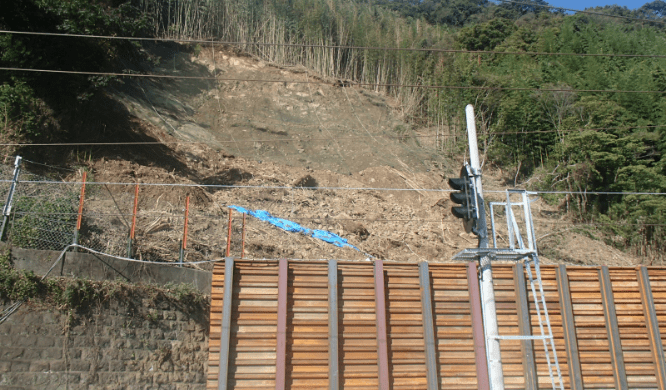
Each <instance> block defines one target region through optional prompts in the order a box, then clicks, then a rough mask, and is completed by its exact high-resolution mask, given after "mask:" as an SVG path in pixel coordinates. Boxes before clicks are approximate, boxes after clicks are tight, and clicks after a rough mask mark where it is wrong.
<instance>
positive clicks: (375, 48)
mask: <svg viewBox="0 0 666 390" xmlns="http://www.w3.org/2000/svg"><path fill="white" fill-rule="evenodd" d="M578 12H583V11H578ZM606 16H610V15H606ZM662 23H663V22H662ZM0 34H16V35H37V36H53V37H72V38H93V39H110V40H130V41H149V42H153V41H156V42H177V43H199V44H201V43H205V44H210V45H228V46H277V47H302V48H316V49H342V50H372V51H407V52H431V53H450V54H479V55H480V54H505V55H526V56H565V57H569V56H573V57H629V58H666V55H664V54H614V53H555V52H539V51H497V50H463V49H439V48H422V47H390V46H385V47H382V46H353V45H315V44H305V43H276V42H242V41H216V40H210V39H207V40H206V39H179V38H145V37H121V36H113V35H86V34H67V33H48V32H35V31H11V30H0Z"/></svg>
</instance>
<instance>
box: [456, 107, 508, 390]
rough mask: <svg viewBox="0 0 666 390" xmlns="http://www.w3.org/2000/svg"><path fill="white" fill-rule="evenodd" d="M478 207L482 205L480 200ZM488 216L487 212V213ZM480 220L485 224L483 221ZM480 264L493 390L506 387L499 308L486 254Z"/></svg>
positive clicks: (472, 128)
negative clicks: (496, 305) (500, 338)
mask: <svg viewBox="0 0 666 390" xmlns="http://www.w3.org/2000/svg"><path fill="white" fill-rule="evenodd" d="M465 114H466V116H467V137H468V140H469V158H470V166H471V167H472V170H473V171H474V172H473V173H474V175H475V176H474V180H475V184H476V189H477V194H478V197H479V198H480V199H483V189H482V187H481V176H480V175H479V173H480V172H481V164H480V163H479V149H478V146H477V142H476V123H475V122H474V107H473V106H472V105H471V104H468V105H467V107H465ZM479 207H483V204H482V203H480V204H479ZM484 216H485V215H484ZM480 223H483V224H485V220H484V221H480ZM487 247H488V237H485V239H483V237H481V235H479V248H487ZM480 265H481V281H480V284H481V297H482V299H483V306H482V307H483V318H484V324H485V333H486V346H487V350H488V351H487V352H488V373H489V374H490V388H491V389H493V390H504V373H503V371H502V359H501V355H500V342H499V339H498V336H499V329H498V326H497V310H496V307H495V290H494V289H493V269H492V264H491V259H490V257H489V256H487V255H485V256H483V257H482V258H481V260H480Z"/></svg>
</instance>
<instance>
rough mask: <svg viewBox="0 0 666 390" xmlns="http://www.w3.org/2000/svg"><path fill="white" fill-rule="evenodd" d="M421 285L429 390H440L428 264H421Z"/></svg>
mask: <svg viewBox="0 0 666 390" xmlns="http://www.w3.org/2000/svg"><path fill="white" fill-rule="evenodd" d="M419 284H420V285H421V308H422V313H423V342H424V344H425V354H426V377H427V383H428V390H438V389H439V380H438V379H437V353H436V351H435V349H436V345H435V327H434V325H433V315H432V291H431V289H430V270H429V269H428V263H427V262H425V261H423V262H421V263H419Z"/></svg>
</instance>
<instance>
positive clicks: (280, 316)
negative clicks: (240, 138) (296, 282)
mask: <svg viewBox="0 0 666 390" xmlns="http://www.w3.org/2000/svg"><path fill="white" fill-rule="evenodd" d="M229 210H231V209H229ZM288 273H289V262H288V261H287V259H280V260H279V267H278V309H277V310H278V311H277V335H276V338H277V340H276V343H277V345H276V348H275V390H284V389H285V387H286V374H287V364H286V362H287V288H288V286H287V276H288Z"/></svg>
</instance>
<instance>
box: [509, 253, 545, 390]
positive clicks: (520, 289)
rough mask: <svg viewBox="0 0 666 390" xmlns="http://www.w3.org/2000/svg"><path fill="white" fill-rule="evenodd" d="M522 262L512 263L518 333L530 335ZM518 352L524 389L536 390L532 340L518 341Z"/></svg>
mask: <svg viewBox="0 0 666 390" xmlns="http://www.w3.org/2000/svg"><path fill="white" fill-rule="evenodd" d="M523 267H524V265H523V263H516V264H514V265H513V281H514V287H515V290H516V309H517V312H518V333H519V334H520V335H521V336H531V335H532V323H531V322H530V306H529V303H528V300H527V290H526V286H525V271H524V268H523ZM520 352H521V355H522V356H521V357H522V361H523V375H524V376H525V390H537V389H538V388H539V387H538V384H537V371H536V363H535V362H534V344H533V341H532V340H523V341H522V342H521V343H520Z"/></svg>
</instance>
